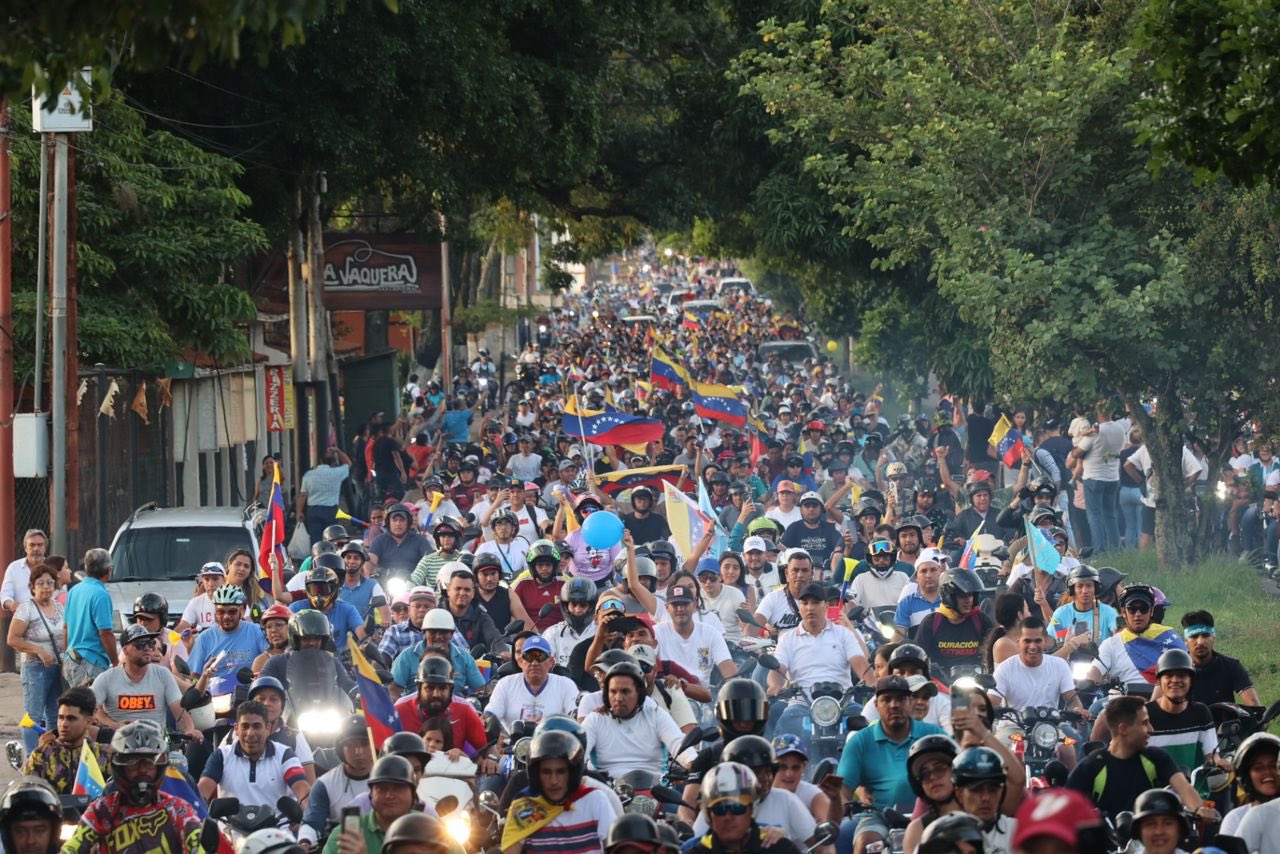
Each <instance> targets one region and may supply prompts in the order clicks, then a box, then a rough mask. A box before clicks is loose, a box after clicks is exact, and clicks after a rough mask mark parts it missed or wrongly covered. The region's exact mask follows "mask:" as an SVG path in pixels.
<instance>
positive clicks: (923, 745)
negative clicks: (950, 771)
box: [907, 735, 960, 803]
mask: <svg viewBox="0 0 1280 854" xmlns="http://www.w3.org/2000/svg"><path fill="white" fill-rule="evenodd" d="M959 752H960V748H959V747H958V746H957V745H956V743H955V742H954V741H952V740H951V739H950V738H949V737H947V736H945V735H926V736H924V737H923V738H919V739H916V741H915V742H914V743H913V744H912V745H911V749H910V750H908V751H907V780H908V781H909V782H910V783H911V791H913V792H915V793H916V797H917V798H920V799H921V800H925V801H929V798H928V797H927V796H926V795H925V793H924V782H923V781H922V780H921V779H920V775H919V773H918V771H917V767H916V760H917V759H919V758H921V757H922V756H928V755H930V754H935V753H936V754H938V755H940V756H942V757H943V758H944V759H946V761H947V764H948V765H951V764H952V763H953V762H955V758H956V755H957V754H958V753H959ZM930 803H932V801H930Z"/></svg>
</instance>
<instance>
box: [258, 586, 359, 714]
mask: <svg viewBox="0 0 1280 854" xmlns="http://www.w3.org/2000/svg"><path fill="white" fill-rule="evenodd" d="M311 649H314V650H322V651H324V652H326V653H328V658H329V660H330V661H331V662H332V666H333V672H332V674H331V675H332V677H333V681H334V684H336V685H337V686H338V688H339V689H340V690H341V691H342V693H344V694H348V695H349V694H351V692H352V691H353V690H354V689H355V686H356V685H355V680H353V679H352V678H351V674H350V673H348V672H347V669H346V668H345V667H343V666H342V665H341V664H340V663H339V662H338V659H337V658H336V657H335V655H334V649H335V648H334V645H333V629H332V628H330V626H329V618H328V617H326V616H325V615H324V614H323V613H321V612H320V611H315V610H311V609H309V608H307V609H303V610H301V611H297V612H295V613H294V615H293V616H292V617H290V618H289V651H288V652H286V653H285V654H284V655H277V656H276V657H275V658H272V659H271V660H269V661H268V662H267V664H266V666H265V667H263V668H262V675H263V676H270V677H272V678H274V679H276V680H278V681H279V682H280V684H281V685H283V686H284V687H285V690H289V688H290V686H289V662H290V660H292V659H293V656H294V654H295V653H297V652H300V651H302V650H311Z"/></svg>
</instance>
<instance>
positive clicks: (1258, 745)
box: [1231, 732, 1280, 798]
mask: <svg viewBox="0 0 1280 854" xmlns="http://www.w3.org/2000/svg"><path fill="white" fill-rule="evenodd" d="M1265 753H1270V754H1271V755H1272V756H1274V757H1276V758H1278V759H1280V737H1277V736H1274V735H1272V734H1271V733H1269V732H1255V733H1254V734H1253V735H1251V736H1249V737H1248V738H1246V739H1245V740H1244V741H1242V742H1240V746H1239V747H1237V748H1236V754H1235V756H1233V757H1232V758H1231V767H1232V768H1233V769H1234V770H1235V772H1236V780H1237V781H1238V782H1239V783H1240V786H1241V788H1243V789H1244V791H1245V794H1246V795H1248V796H1249V797H1250V798H1256V797H1258V796H1259V795H1258V792H1256V791H1255V790H1254V788H1253V780H1252V779H1251V778H1250V776H1249V768H1250V766H1251V765H1252V764H1253V760H1254V759H1256V758H1257V757H1258V756H1260V755H1262V754H1265Z"/></svg>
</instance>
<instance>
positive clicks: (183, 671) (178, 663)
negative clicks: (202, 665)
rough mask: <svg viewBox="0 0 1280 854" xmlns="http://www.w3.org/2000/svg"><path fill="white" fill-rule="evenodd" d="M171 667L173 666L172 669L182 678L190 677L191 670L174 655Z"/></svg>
mask: <svg viewBox="0 0 1280 854" xmlns="http://www.w3.org/2000/svg"><path fill="white" fill-rule="evenodd" d="M173 666H174V669H175V670H177V671H178V672H179V673H181V674H182V675H183V676H190V675H191V668H190V667H189V666H188V665H187V663H186V662H185V661H183V660H182V659H181V658H178V656H176V655H175V656H174V657H173Z"/></svg>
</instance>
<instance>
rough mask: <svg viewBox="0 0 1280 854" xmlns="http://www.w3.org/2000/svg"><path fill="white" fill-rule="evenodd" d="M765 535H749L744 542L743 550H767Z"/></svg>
mask: <svg viewBox="0 0 1280 854" xmlns="http://www.w3.org/2000/svg"><path fill="white" fill-rule="evenodd" d="M764 546H765V543H764V537H747V538H746V540H744V541H743V543H742V551H743V553H744V554H745V553H746V552H762V551H765V550H766V549H765V547H764Z"/></svg>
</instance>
